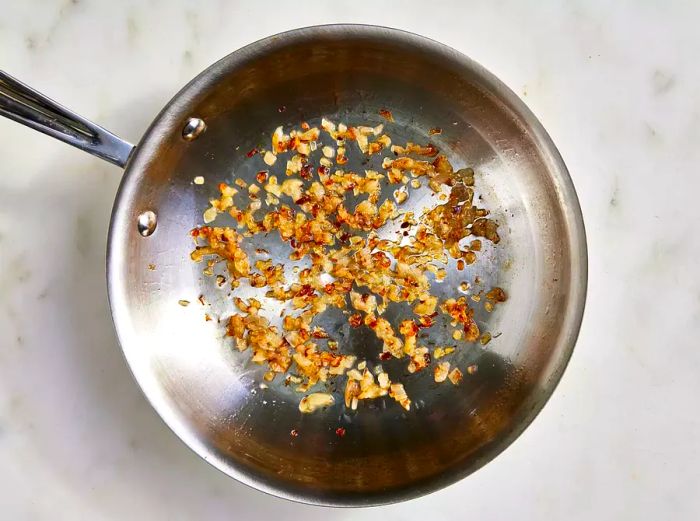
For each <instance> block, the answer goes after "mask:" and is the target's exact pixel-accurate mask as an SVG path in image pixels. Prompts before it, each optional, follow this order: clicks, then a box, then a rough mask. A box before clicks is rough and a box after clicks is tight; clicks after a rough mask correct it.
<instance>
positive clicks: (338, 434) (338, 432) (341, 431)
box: [335, 427, 345, 438]
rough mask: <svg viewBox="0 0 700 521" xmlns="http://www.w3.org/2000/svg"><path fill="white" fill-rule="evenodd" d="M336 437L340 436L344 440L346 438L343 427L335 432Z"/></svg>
mask: <svg viewBox="0 0 700 521" xmlns="http://www.w3.org/2000/svg"><path fill="white" fill-rule="evenodd" d="M335 435H336V436H338V437H339V438H342V437H343V436H345V429H344V428H343V427H338V428H337V429H336V430H335Z"/></svg>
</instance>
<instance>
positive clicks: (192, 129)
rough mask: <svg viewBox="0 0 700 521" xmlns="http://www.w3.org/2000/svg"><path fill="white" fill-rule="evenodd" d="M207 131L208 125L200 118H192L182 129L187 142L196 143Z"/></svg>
mask: <svg viewBox="0 0 700 521" xmlns="http://www.w3.org/2000/svg"><path fill="white" fill-rule="evenodd" d="M206 129H207V124H206V123H204V120H202V119H199V118H190V119H188V120H187V123H185V128H183V129H182V137H183V138H184V139H185V140H186V141H194V140H195V139H197V138H198V137H199V136H200V134H202V133H203V132H204V131H205V130H206Z"/></svg>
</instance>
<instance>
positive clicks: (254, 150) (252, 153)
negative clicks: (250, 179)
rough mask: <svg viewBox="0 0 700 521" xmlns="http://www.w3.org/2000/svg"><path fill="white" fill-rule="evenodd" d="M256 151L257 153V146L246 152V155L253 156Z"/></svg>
mask: <svg viewBox="0 0 700 521" xmlns="http://www.w3.org/2000/svg"><path fill="white" fill-rule="evenodd" d="M257 153H258V149H257V148H253V149H252V150H251V151H250V152H248V153H247V154H246V156H248V157H253V156H254V155H255V154H257Z"/></svg>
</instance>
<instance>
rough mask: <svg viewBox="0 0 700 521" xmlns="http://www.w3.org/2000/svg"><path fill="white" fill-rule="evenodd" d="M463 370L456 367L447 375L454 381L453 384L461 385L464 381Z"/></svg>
mask: <svg viewBox="0 0 700 521" xmlns="http://www.w3.org/2000/svg"><path fill="white" fill-rule="evenodd" d="M462 377H463V375H462V371H460V370H459V369H457V368H456V367H455V368H454V369H452V371H450V374H448V375H447V378H448V379H449V380H450V382H452V384H453V385H459V383H460V382H461V381H462Z"/></svg>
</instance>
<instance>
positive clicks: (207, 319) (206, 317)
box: [204, 313, 211, 322]
mask: <svg viewBox="0 0 700 521" xmlns="http://www.w3.org/2000/svg"><path fill="white" fill-rule="evenodd" d="M204 321H205V322H211V316H209V313H205V314H204Z"/></svg>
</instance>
